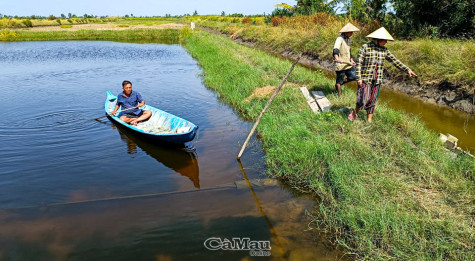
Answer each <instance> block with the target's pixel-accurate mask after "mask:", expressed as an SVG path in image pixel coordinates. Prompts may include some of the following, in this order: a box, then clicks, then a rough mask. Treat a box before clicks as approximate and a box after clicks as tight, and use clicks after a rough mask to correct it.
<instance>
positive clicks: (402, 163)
mask: <svg viewBox="0 0 475 261" xmlns="http://www.w3.org/2000/svg"><path fill="white" fill-rule="evenodd" d="M185 46H186V48H187V49H188V50H189V52H190V53H191V54H192V55H193V56H194V57H195V58H196V59H197V60H198V61H199V63H200V64H201V66H202V67H203V70H204V75H205V76H204V81H205V83H206V85H207V86H208V87H210V88H212V89H213V90H215V91H216V92H218V93H219V94H220V96H221V97H222V98H223V99H224V100H225V101H226V102H227V103H229V104H230V105H232V106H233V107H235V108H237V109H238V110H239V112H240V113H242V115H244V116H245V117H247V118H249V119H253V120H255V119H256V118H257V116H258V114H259V112H260V111H261V110H262V108H263V107H264V105H265V102H266V99H265V98H256V97H255V98H252V99H249V98H248V97H250V96H251V94H252V93H253V91H254V90H256V89H258V88H260V87H264V86H269V85H272V86H277V85H278V84H279V82H280V80H281V79H282V78H283V76H284V75H285V73H286V72H287V70H288V69H289V68H290V63H289V62H287V61H282V60H279V59H277V58H274V57H272V56H269V55H268V54H266V53H264V52H262V51H258V50H254V49H250V48H246V47H243V46H240V45H237V44H235V43H234V42H232V41H230V40H229V39H224V38H222V37H219V36H216V35H210V34H207V33H204V32H199V33H195V34H193V35H192V36H191V37H190V38H189V39H188V40H186V42H185ZM302 85H306V86H308V87H309V88H310V89H319V90H323V91H324V92H326V93H328V97H329V99H330V100H331V102H332V103H333V104H334V105H335V107H336V108H341V107H345V106H353V103H354V101H355V94H354V93H353V92H352V91H350V90H348V89H345V91H344V93H343V95H342V96H341V97H336V96H335V95H334V94H332V85H333V82H331V81H330V80H328V79H326V78H325V77H324V76H323V75H322V74H320V73H315V72H310V71H309V70H307V69H304V68H300V67H298V68H296V69H295V70H294V72H293V74H292V75H291V77H290V78H289V83H287V84H286V86H285V87H284V89H283V91H282V92H281V93H280V94H279V96H278V97H277V98H276V99H275V101H274V103H273V104H272V105H271V107H270V109H269V110H268V112H267V114H266V115H265V116H264V117H263V119H262V122H261V124H260V125H259V128H258V132H259V136H260V137H261V140H262V143H263V147H264V149H265V152H266V160H267V164H268V170H269V172H270V174H271V175H273V176H276V177H278V178H281V179H284V180H287V182H289V183H290V184H291V185H292V186H293V187H295V188H296V189H301V190H305V191H311V192H313V193H314V194H315V196H316V197H318V198H320V199H321V203H320V205H319V206H318V209H317V210H316V211H315V212H314V213H315V223H316V224H318V225H319V227H320V228H323V229H326V230H327V231H329V232H330V234H331V235H334V236H335V237H334V239H335V241H336V242H338V244H339V245H341V246H343V247H344V248H345V249H346V250H347V251H348V253H352V254H354V255H355V256H356V257H358V258H360V259H363V260H364V259H366V260H388V259H396V260H473V259H474V258H475V256H474V254H473V236H474V232H473V225H474V223H473V216H472V214H473V203H474V195H473V193H474V172H475V162H474V161H473V160H472V159H470V158H468V157H458V158H456V159H454V158H452V157H451V156H450V155H449V154H447V152H446V151H444V149H442V148H441V146H440V145H439V144H438V141H437V135H436V134H435V133H433V132H431V131H429V130H427V129H426V128H425V127H424V126H423V125H422V123H421V122H419V121H418V120H417V119H416V118H415V117H413V116H409V115H406V114H404V113H401V112H396V111H394V110H392V109H390V108H388V107H386V106H385V105H384V104H379V105H378V108H377V110H376V114H375V117H374V123H373V124H368V123H366V122H365V121H364V120H362V119H361V118H363V115H364V113H362V114H361V115H360V120H358V121H356V122H354V123H350V122H349V121H348V120H347V119H346V114H340V113H338V112H335V111H334V112H331V113H325V114H320V115H314V114H313V113H312V112H311V111H310V109H309V108H308V105H307V104H306V102H305V100H304V99H303V97H302V95H301V93H300V91H299V90H298V89H297V87H300V86H302ZM246 98H248V99H246Z"/></svg>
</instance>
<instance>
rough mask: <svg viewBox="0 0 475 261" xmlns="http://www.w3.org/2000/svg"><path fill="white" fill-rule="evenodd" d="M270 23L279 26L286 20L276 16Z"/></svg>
mask: <svg viewBox="0 0 475 261" xmlns="http://www.w3.org/2000/svg"><path fill="white" fill-rule="evenodd" d="M270 22H271V24H272V26H279V25H281V24H282V23H283V22H284V19H282V18H280V17H278V16H274V17H272V18H271V19H270Z"/></svg>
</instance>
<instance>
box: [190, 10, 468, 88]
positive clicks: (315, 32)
mask: <svg viewBox="0 0 475 261" xmlns="http://www.w3.org/2000/svg"><path fill="white" fill-rule="evenodd" d="M234 19H235V20H236V18H234ZM256 19H257V18H255V19H254V20H251V21H250V23H244V24H243V23H242V20H241V21H239V20H238V21H235V20H230V19H221V18H217V17H215V16H203V17H195V18H189V20H193V21H195V23H197V24H198V25H201V26H204V27H208V28H211V29H214V30H217V31H220V32H222V33H226V34H227V35H229V36H231V37H232V38H241V39H243V40H245V41H250V42H254V43H255V44H256V45H257V46H258V47H260V48H264V49H270V50H272V51H276V52H284V51H291V52H293V53H307V54H312V55H314V56H316V57H318V58H319V59H322V60H327V61H330V60H331V53H332V49H333V44H334V42H335V39H336V37H337V36H338V31H339V30H340V29H341V28H342V27H343V26H344V25H345V24H346V23H347V22H348V21H345V20H341V19H337V18H335V17H331V16H327V15H325V14H318V15H315V16H303V17H292V18H284V19H281V20H278V21H274V26H272V24H264V23H263V22H259V20H256ZM352 22H353V23H355V24H357V25H358V27H359V28H360V29H361V32H360V33H356V34H355V35H354V36H353V37H352V40H353V43H352V46H353V48H352V53H353V54H354V55H355V57H356V54H357V52H358V50H359V47H360V46H361V45H362V44H364V43H366V42H368V39H367V38H365V36H366V35H368V34H369V33H371V32H372V31H374V30H375V29H377V28H379V26H380V25H378V24H358V22H357V21H352ZM387 46H388V48H389V49H390V50H391V51H392V52H393V53H394V54H395V55H396V57H398V58H399V59H400V60H401V61H403V62H404V63H406V64H407V65H408V66H409V67H410V68H411V69H413V70H414V71H415V72H417V73H418V74H420V75H421V76H422V77H421V78H420V79H421V81H422V83H427V84H433V83H440V82H443V81H446V80H447V81H450V82H452V83H454V84H457V85H459V86H460V87H461V88H463V89H464V90H466V91H467V93H470V94H471V93H473V92H474V90H475V66H473V64H474V63H475V42H474V41H473V40H454V39H416V40H412V41H395V42H389V43H388V44H387ZM388 70H389V72H391V73H395V74H399V72H398V71H397V70H396V69H394V68H393V67H392V66H388Z"/></svg>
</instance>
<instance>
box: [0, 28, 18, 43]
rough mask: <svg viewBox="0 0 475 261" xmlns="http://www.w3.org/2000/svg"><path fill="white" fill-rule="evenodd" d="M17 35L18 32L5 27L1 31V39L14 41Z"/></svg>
mask: <svg viewBox="0 0 475 261" xmlns="http://www.w3.org/2000/svg"><path fill="white" fill-rule="evenodd" d="M17 36H18V34H17V33H15V32H14V31H11V30H8V29H3V30H1V31H0V41H12V40H13V39H15V38H16V37H17Z"/></svg>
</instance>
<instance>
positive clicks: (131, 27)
mask: <svg viewBox="0 0 475 261" xmlns="http://www.w3.org/2000/svg"><path fill="white" fill-rule="evenodd" d="M124 25H125V24H110V23H107V24H75V25H73V27H71V28H61V27H60V26H59V25H57V26H56V25H55V26H37V27H32V28H30V29H29V31H35V32H40V31H43V32H44V31H79V30H134V29H181V28H182V27H184V26H185V25H184V24H175V23H170V24H158V25H157V24H154V25H143V24H139V25H127V26H124Z"/></svg>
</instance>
